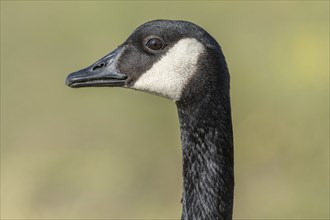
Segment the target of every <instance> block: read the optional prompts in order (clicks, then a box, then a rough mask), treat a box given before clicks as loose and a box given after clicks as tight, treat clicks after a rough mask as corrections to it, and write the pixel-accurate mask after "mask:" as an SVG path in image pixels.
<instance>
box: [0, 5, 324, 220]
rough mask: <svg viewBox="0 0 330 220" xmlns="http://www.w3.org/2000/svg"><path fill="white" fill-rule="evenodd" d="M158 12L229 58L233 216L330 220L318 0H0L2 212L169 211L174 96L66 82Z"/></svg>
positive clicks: (155, 215) (176, 162)
mask: <svg viewBox="0 0 330 220" xmlns="http://www.w3.org/2000/svg"><path fill="white" fill-rule="evenodd" d="M157 18H165V19H182V20H189V21H192V22H194V23H196V24H198V25H200V26H202V27H203V28H204V29H206V30H207V31H208V32H209V33H210V34H211V35H213V36H214V37H215V38H216V39H217V40H218V42H219V43H220V44H221V45H222V48H223V51H224V53H225V55H226V58H227V62H228V65H229V70H230V73H231V79H232V81H231V87H232V89H231V94H232V109H233V122H234V135H235V175H236V189H235V207H234V217H235V218H236V219H276V218H278V219H290V218H295V219H302V218H304V219H317V218H324V219H328V218H329V2H328V1H289V2H285V1H279V2H276V1H271V2H262V1H234V2H227V1H221V2H189V1H183V2H173V1H171V2H170V1H169V2H153V1H145V2H107V1H97V2H92V1H70V2H63V1H26V2H25V1H1V218H2V219H13V218H20V219H27V218H31V219H38V218H42V219H47V218H49V219H50V218H51V219H61V218H62V219H68V218H76V219H82V218H91V219H96V218H98V219H100V218H106V219H120V218H122V219H124V218H131V219H134V218H139V219H164V218H171V219H179V218H180V215H181V204H180V199H181V181H182V179H181V170H182V168H181V145H180V139H179V127H178V120H177V114H176V108H175V105H174V104H173V103H172V102H171V101H169V100H166V99H163V98H160V97H156V96H153V95H149V94H145V93H141V92H136V91H132V90H125V89H120V88H88V89H70V88H68V87H66V86H65V85H64V79H65V77H66V76H67V74H68V73H70V72H73V71H75V70H78V69H81V68H83V67H86V66H88V65H90V64H91V63H93V62H94V61H96V60H97V59H99V58H100V57H102V56H103V55H105V54H107V53H108V52H109V51H111V50H112V49H114V48H115V47H116V46H117V45H119V44H120V43H122V42H123V41H124V40H125V39H126V38H127V37H128V35H129V34H130V33H131V32H132V31H133V30H134V28H136V27H137V26H139V25H140V24H142V23H144V22H146V21H149V20H153V19H157Z"/></svg>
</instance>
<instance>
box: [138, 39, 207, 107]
mask: <svg viewBox="0 0 330 220" xmlns="http://www.w3.org/2000/svg"><path fill="white" fill-rule="evenodd" d="M204 50H205V47H204V46H203V44H201V43H200V42H199V41H197V40H196V39H194V38H184V39H182V40H180V41H178V42H177V43H176V44H175V45H174V46H173V47H172V48H171V49H170V50H169V51H168V52H167V53H166V54H165V55H164V56H163V57H162V58H161V59H160V60H159V61H158V62H157V63H155V64H154V65H153V66H152V67H151V68H150V69H149V70H148V71H146V72H145V73H143V74H142V75H141V76H140V78H139V79H138V80H137V81H136V82H135V83H134V85H133V86H132V88H133V89H136V90H141V91H147V92H150V93H154V94H157V95H161V96H165V97H167V98H169V99H172V100H173V101H178V100H179V99H180V97H181V94H182V91H183V89H184V88H185V86H186V85H187V83H188V82H189V80H190V79H191V77H192V76H193V75H194V74H195V73H196V70H197V61H198V57H199V55H200V54H201V53H203V51H204Z"/></svg>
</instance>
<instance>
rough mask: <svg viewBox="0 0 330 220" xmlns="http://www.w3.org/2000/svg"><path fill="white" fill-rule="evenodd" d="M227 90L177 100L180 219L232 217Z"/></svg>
mask: <svg viewBox="0 0 330 220" xmlns="http://www.w3.org/2000/svg"><path fill="white" fill-rule="evenodd" d="M227 93H228V94H225V95H224V94H222V93H221V92H219V91H216V89H215V90H214V92H210V91H209V94H203V97H202V99H200V100H197V101H195V102H190V101H189V102H185V101H182V102H178V103H177V107H178V114H179V119H180V129H181V142H182V152H183V156H182V158H183V198H182V206H183V213H182V219H183V220H195V219H196V220H197V219H201V220H204V219H212V220H229V219H232V209H233V193H234V167H233V135H232V122H231V109H230V99H229V92H227ZM195 97H196V96H195Z"/></svg>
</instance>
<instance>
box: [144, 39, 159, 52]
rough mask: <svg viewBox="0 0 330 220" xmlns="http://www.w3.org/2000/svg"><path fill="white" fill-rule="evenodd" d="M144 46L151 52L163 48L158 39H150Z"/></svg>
mask: <svg viewBox="0 0 330 220" xmlns="http://www.w3.org/2000/svg"><path fill="white" fill-rule="evenodd" d="M146 46H147V47H148V48H149V49H151V50H160V49H162V47H163V42H162V41H161V40H160V39H158V38H151V39H150V40H148V41H147V43H146Z"/></svg>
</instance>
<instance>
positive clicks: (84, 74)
mask: <svg viewBox="0 0 330 220" xmlns="http://www.w3.org/2000/svg"><path fill="white" fill-rule="evenodd" d="M122 51H123V48H122V47H119V48H117V49H116V50H114V51H112V52H111V53H109V54H108V55H106V56H105V57H103V58H101V59H100V60H98V61H97V62H95V63H94V64H93V65H91V66H89V67H87V68H85V69H82V70H79V71H76V72H73V73H71V74H70V75H68V77H67V78H66V80H65V84H66V85H67V86H70V87H71V88H79V87H104V86H110V87H112V86H124V85H125V80H126V78H127V76H126V75H124V74H122V73H120V72H119V71H118V69H117V67H116V66H117V61H118V58H119V57H120V54H121V52H122Z"/></svg>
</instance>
